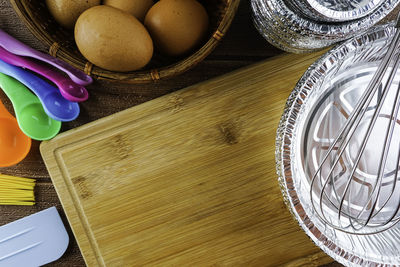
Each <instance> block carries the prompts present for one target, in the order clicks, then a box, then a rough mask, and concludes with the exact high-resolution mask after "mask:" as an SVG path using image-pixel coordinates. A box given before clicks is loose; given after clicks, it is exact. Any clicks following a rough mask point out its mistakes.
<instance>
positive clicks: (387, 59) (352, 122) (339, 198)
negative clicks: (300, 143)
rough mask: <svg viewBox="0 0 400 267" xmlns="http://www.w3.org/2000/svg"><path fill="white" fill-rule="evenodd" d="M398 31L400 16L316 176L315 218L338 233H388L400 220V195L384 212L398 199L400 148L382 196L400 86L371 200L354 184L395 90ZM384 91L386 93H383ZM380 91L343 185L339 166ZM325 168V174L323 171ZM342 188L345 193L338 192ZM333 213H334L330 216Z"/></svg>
mask: <svg viewBox="0 0 400 267" xmlns="http://www.w3.org/2000/svg"><path fill="white" fill-rule="evenodd" d="M399 28H400V14H399V16H398V20H397V23H396V32H395V34H394V36H393V38H392V40H391V42H390V44H389V47H388V49H387V52H386V54H385V56H384V58H383V59H382V61H381V63H380V64H379V66H378V67H377V70H376V71H375V73H374V75H373V77H372V79H371V80H370V82H369V84H368V86H367V87H366V89H365V91H364V93H363V94H362V96H361V97H360V99H359V101H358V103H357V104H356V106H355V107H354V109H353V110H352V112H351V114H350V115H349V117H348V118H347V120H346V121H345V123H344V125H343V126H342V127H341V129H340V130H339V132H338V134H337V135H336V137H335V138H334V140H333V142H332V143H331V144H330V145H329V147H328V149H327V152H326V154H325V155H323V156H322V160H321V161H320V163H319V166H318V167H317V170H316V171H315V172H314V174H313V176H312V178H311V183H310V197H311V204H312V207H313V209H314V211H316V215H317V216H318V217H319V218H320V219H321V220H322V221H323V222H325V223H326V224H327V225H329V226H331V227H333V228H334V229H337V230H341V231H344V232H348V233H352V234H370V233H377V232H381V231H384V230H387V229H389V228H390V227H392V226H393V225H395V224H396V223H398V222H399V221H400V217H396V216H397V214H398V213H399V211H400V197H399V199H398V201H397V202H398V203H397V206H396V208H393V209H392V210H390V211H387V209H384V208H385V207H386V206H387V205H388V203H389V202H393V201H391V200H392V197H393V196H394V195H395V192H396V188H398V184H399V183H398V182H397V180H398V179H399V178H398V174H399V165H400V147H399V148H398V149H397V161H396V164H397V165H396V166H395V172H394V178H393V179H391V180H390V181H389V182H388V181H387V180H385V185H388V184H389V185H391V189H390V192H389V193H388V194H387V195H386V196H385V197H383V196H382V194H381V192H382V186H383V178H384V177H386V176H385V175H386V173H385V170H386V166H387V159H388V155H389V151H390V146H391V143H392V139H393V136H394V129H395V126H396V123H398V120H397V117H398V115H399V110H400V84H399V85H397V91H396V95H395V97H394V102H393V105H392V107H391V112H390V115H389V122H388V123H387V127H386V133H385V135H384V139H383V142H384V143H383V146H382V148H383V149H382V150H381V154H380V156H379V158H380V160H379V162H377V164H376V165H377V166H378V168H377V174H376V177H375V176H374V177H375V178H374V181H373V182H372V183H370V185H371V186H370V187H371V188H369V189H368V190H369V191H368V195H367V196H366V197H365V196H364V197H363V198H362V200H359V199H357V198H359V197H360V194H361V193H362V191H361V189H360V188H358V187H357V186H356V185H354V186H353V184H354V183H355V179H356V178H355V174H356V171H357V169H358V168H359V166H360V162H361V159H362V158H363V155H364V152H365V149H366V147H367V144H368V143H369V141H370V138H371V134H372V132H373V129H374V127H375V124H376V123H377V120H378V118H379V117H380V116H381V115H380V114H381V111H382V107H383V106H384V104H385V100H386V99H387V97H388V95H389V90H390V88H391V87H392V84H393V81H394V79H395V77H396V74H397V71H398V69H399V67H400V53H398V52H397V51H398V50H399V44H400V30H399ZM390 66H392V68H391V70H390V72H389V76H388V78H386V79H384V78H385V77H386V75H387V72H388V69H389V67H390ZM382 88H383V91H382V92H381V90H382ZM378 89H379V91H378ZM377 91H378V94H377V97H376V107H374V112H373V115H372V117H371V118H370V119H369V121H368V123H367V129H366V132H365V135H364V136H363V137H362V138H361V143H360V145H359V148H358V149H359V150H358V151H357V152H356V156H355V158H354V160H353V163H352V164H351V166H350V167H351V168H350V172H349V175H348V176H347V173H346V179H347V180H345V182H344V183H343V178H342V177H339V176H341V175H342V174H343V173H339V174H337V170H338V168H339V167H338V164H339V162H341V164H343V162H342V160H343V156H344V153H345V152H346V151H349V146H351V145H353V143H352V142H351V141H352V140H353V139H352V138H353V137H354V136H355V135H356V132H357V135H358V129H359V127H360V124H361V122H363V123H364V122H365V116H366V113H367V112H368V113H370V112H369V111H370V110H371V107H370V105H371V102H372V100H373V99H374V96H375V95H376V93H377ZM380 92H381V93H380ZM368 116H370V115H368ZM379 130H381V129H379ZM328 159H329V161H328ZM326 165H329V169H328V170H326ZM323 169H324V170H325V171H324V172H323ZM325 174H326V175H325ZM357 179H358V181H357V182H358V183H365V181H360V179H359V178H357ZM385 179H386V178H385ZM339 186H340V188H341V189H342V191H341V190H339ZM386 190H387V189H386ZM365 199H366V201H365ZM316 202H319V205H318V206H316ZM332 208H333V210H336V218H335V216H334V215H335V214H333V215H332V213H331V210H332ZM383 211H385V212H386V214H389V216H387V215H386V216H381V212H383ZM328 212H329V214H327V213H328Z"/></svg>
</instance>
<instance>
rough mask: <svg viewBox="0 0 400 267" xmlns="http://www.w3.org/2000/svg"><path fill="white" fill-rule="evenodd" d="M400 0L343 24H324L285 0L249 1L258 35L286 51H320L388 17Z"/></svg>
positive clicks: (388, 1) (388, 2)
mask: <svg viewBox="0 0 400 267" xmlns="http://www.w3.org/2000/svg"><path fill="white" fill-rule="evenodd" d="M399 3H400V0H385V1H384V2H383V3H382V4H381V5H379V6H378V7H376V8H375V9H374V10H373V11H371V13H370V14H369V15H368V16H364V17H362V18H360V19H357V20H352V21H348V22H342V23H328V22H326V23H323V22H318V21H316V20H312V19H309V18H307V17H305V16H302V14H301V13H299V12H296V11H293V10H292V9H291V8H290V7H288V5H287V4H286V2H285V1H284V0H251V8H252V17H253V22H254V25H255V27H256V28H257V29H258V31H259V32H260V34H261V35H262V36H263V37H264V38H265V39H266V40H267V41H269V42H270V43H271V44H272V45H275V46H277V47H278V48H280V49H283V50H285V51H288V52H293V53H304V52H312V51H316V50H320V49H322V48H325V47H328V46H330V45H332V44H335V43H337V42H340V41H344V40H346V39H349V38H351V37H353V36H355V35H357V34H360V33H361V32H365V31H367V30H368V29H369V28H371V27H372V26H373V25H375V24H376V23H378V22H379V21H380V20H381V19H383V18H384V17H385V16H386V15H387V14H389V13H390V12H391V11H392V10H393V9H394V8H395V7H396V6H397V5H398V4H399Z"/></svg>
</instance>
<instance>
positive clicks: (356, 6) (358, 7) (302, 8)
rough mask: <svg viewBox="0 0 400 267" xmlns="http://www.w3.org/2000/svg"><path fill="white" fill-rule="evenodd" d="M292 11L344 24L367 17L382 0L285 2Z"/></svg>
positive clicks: (302, 0)
mask: <svg viewBox="0 0 400 267" xmlns="http://www.w3.org/2000/svg"><path fill="white" fill-rule="evenodd" d="M285 2H286V3H287V5H288V6H290V7H291V9H292V10H295V11H297V12H300V13H303V14H304V15H305V16H307V17H308V18H309V19H312V20H318V21H322V22H345V21H350V20H355V19H360V18H362V17H365V16H368V15H369V14H371V13H372V12H373V11H374V10H375V9H376V8H378V7H379V6H380V5H381V4H382V3H383V2H384V0H346V1H343V0H285Z"/></svg>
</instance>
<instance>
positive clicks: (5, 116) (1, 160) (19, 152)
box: [0, 101, 32, 167]
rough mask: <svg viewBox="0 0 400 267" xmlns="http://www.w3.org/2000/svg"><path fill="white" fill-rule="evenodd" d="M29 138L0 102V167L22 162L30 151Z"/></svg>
mask: <svg viewBox="0 0 400 267" xmlns="http://www.w3.org/2000/svg"><path fill="white" fill-rule="evenodd" d="M31 143H32V141H31V138H29V137H28V136H26V135H25V134H24V133H23V132H22V131H21V129H20V128H19V126H18V123H17V120H16V119H15V117H14V116H13V115H11V114H10V113H9V112H8V110H7V109H6V107H5V106H4V105H3V103H2V102H1V101H0V167H7V166H12V165H15V164H17V163H19V162H20V161H21V160H23V159H24V158H25V157H26V155H28V153H29V150H30V149H31Z"/></svg>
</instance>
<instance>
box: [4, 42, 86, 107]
mask: <svg viewBox="0 0 400 267" xmlns="http://www.w3.org/2000/svg"><path fill="white" fill-rule="evenodd" d="M0 59H2V60H3V61H5V62H7V63H9V64H12V65H14V66H17V67H23V68H27V69H30V70H32V71H34V72H37V73H39V74H40V75H42V76H44V77H46V78H47V79H49V80H50V81H52V82H53V83H54V84H55V85H57V87H58V89H60V93H61V95H62V96H63V97H64V98H65V99H67V100H69V101H73V102H82V101H85V100H87V99H88V97H89V94H88V92H87V90H86V88H85V87H83V85H80V84H76V83H74V82H73V81H72V80H71V79H69V78H67V77H64V76H63V75H61V74H60V73H59V72H57V71H55V70H53V69H51V68H49V67H48V66H46V65H43V64H40V63H36V62H35V61H33V60H31V59H28V58H25V57H20V56H18V55H14V54H13V53H10V52H8V51H7V50H5V49H4V48H3V47H1V46H0Z"/></svg>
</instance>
